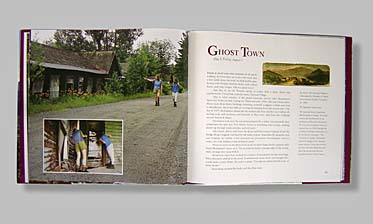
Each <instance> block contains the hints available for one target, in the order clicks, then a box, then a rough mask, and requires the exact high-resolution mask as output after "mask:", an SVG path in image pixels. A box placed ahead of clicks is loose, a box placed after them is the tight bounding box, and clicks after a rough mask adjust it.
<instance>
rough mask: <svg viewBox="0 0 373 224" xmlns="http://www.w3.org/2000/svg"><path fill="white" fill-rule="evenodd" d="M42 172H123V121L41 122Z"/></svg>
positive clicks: (52, 120) (68, 120)
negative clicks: (42, 141) (42, 142)
mask: <svg viewBox="0 0 373 224" xmlns="http://www.w3.org/2000/svg"><path fill="white" fill-rule="evenodd" d="M43 123H44V124H43V133H44V134H43V135H44V147H43V171H44V172H47V173H48V172H52V173H55V172H58V173H65V172H73V173H87V174H122V173H123V164H122V162H123V158H122V157H123V121H122V120H70V119H44V121H43Z"/></svg>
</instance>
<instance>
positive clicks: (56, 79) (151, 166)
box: [17, 28, 188, 185]
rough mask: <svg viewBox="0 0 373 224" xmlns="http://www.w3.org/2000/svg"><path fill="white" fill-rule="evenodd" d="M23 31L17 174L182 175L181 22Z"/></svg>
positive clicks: (93, 179) (154, 180)
mask: <svg viewBox="0 0 373 224" xmlns="http://www.w3.org/2000/svg"><path fill="white" fill-rule="evenodd" d="M21 34H22V36H21V41H22V42H21V44H22V45H21V52H20V55H21V65H23V67H21V71H20V77H19V90H20V92H19V101H18V102H19V105H20V106H19V111H18V112H19V125H18V143H19V144H18V148H17V150H18V152H17V153H18V170H17V176H18V178H17V182H18V183H30V184H38V183H43V184H57V183H61V184H62V183H63V184H67V183H74V184H75V183H94V184H99V183H105V184H113V183H122V184H129V183H136V184H173V185H181V184H184V183H185V182H186V179H187V131H188V130H187V122H188V121H187V118H188V116H187V112H188V109H187V106H188V93H187V88H188V86H187V80H188V77H187V75H188V72H187V63H188V61H187V56H188V52H187V50H188V48H187V34H186V31H185V30H177V29H152V28H132V29H94V30H91V29H82V30H77V29H76V30H66V29H58V30H55V29H51V30H36V29H33V30H23V31H21Z"/></svg>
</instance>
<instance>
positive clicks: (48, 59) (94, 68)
mask: <svg viewBox="0 0 373 224" xmlns="http://www.w3.org/2000/svg"><path fill="white" fill-rule="evenodd" d="M34 43H36V42H34ZM36 44H38V45H39V46H41V48H42V51H41V52H42V54H43V62H42V63H41V65H42V66H44V67H48V68H56V69H65V70H75V71H84V72H90V73H95V74H103V75H107V74H108V73H109V71H110V68H111V66H112V64H113V60H114V58H115V53H114V52H113V51H96V52H82V53H76V52H72V51H69V50H65V49H60V48H56V47H51V46H48V45H45V44H40V43H36ZM33 59H34V57H33V52H32V50H31V60H30V61H31V63H33V62H34V60H33Z"/></svg>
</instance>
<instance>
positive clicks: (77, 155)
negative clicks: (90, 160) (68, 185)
mask: <svg viewBox="0 0 373 224" xmlns="http://www.w3.org/2000/svg"><path fill="white" fill-rule="evenodd" d="M80 155H81V153H80V150H79V151H78V150H77V151H76V166H77V167H78V168H79V167H80V158H81V156H80Z"/></svg>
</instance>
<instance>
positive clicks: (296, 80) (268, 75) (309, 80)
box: [263, 62, 330, 86]
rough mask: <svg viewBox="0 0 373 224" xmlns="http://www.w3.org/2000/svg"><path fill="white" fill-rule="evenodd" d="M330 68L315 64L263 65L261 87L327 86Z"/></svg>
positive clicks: (269, 63)
mask: <svg viewBox="0 0 373 224" xmlns="http://www.w3.org/2000/svg"><path fill="white" fill-rule="evenodd" d="M329 80H330V68H329V66H328V65H316V64H288V63H271V62H266V63H264V64H263V85H282V86H329Z"/></svg>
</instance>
